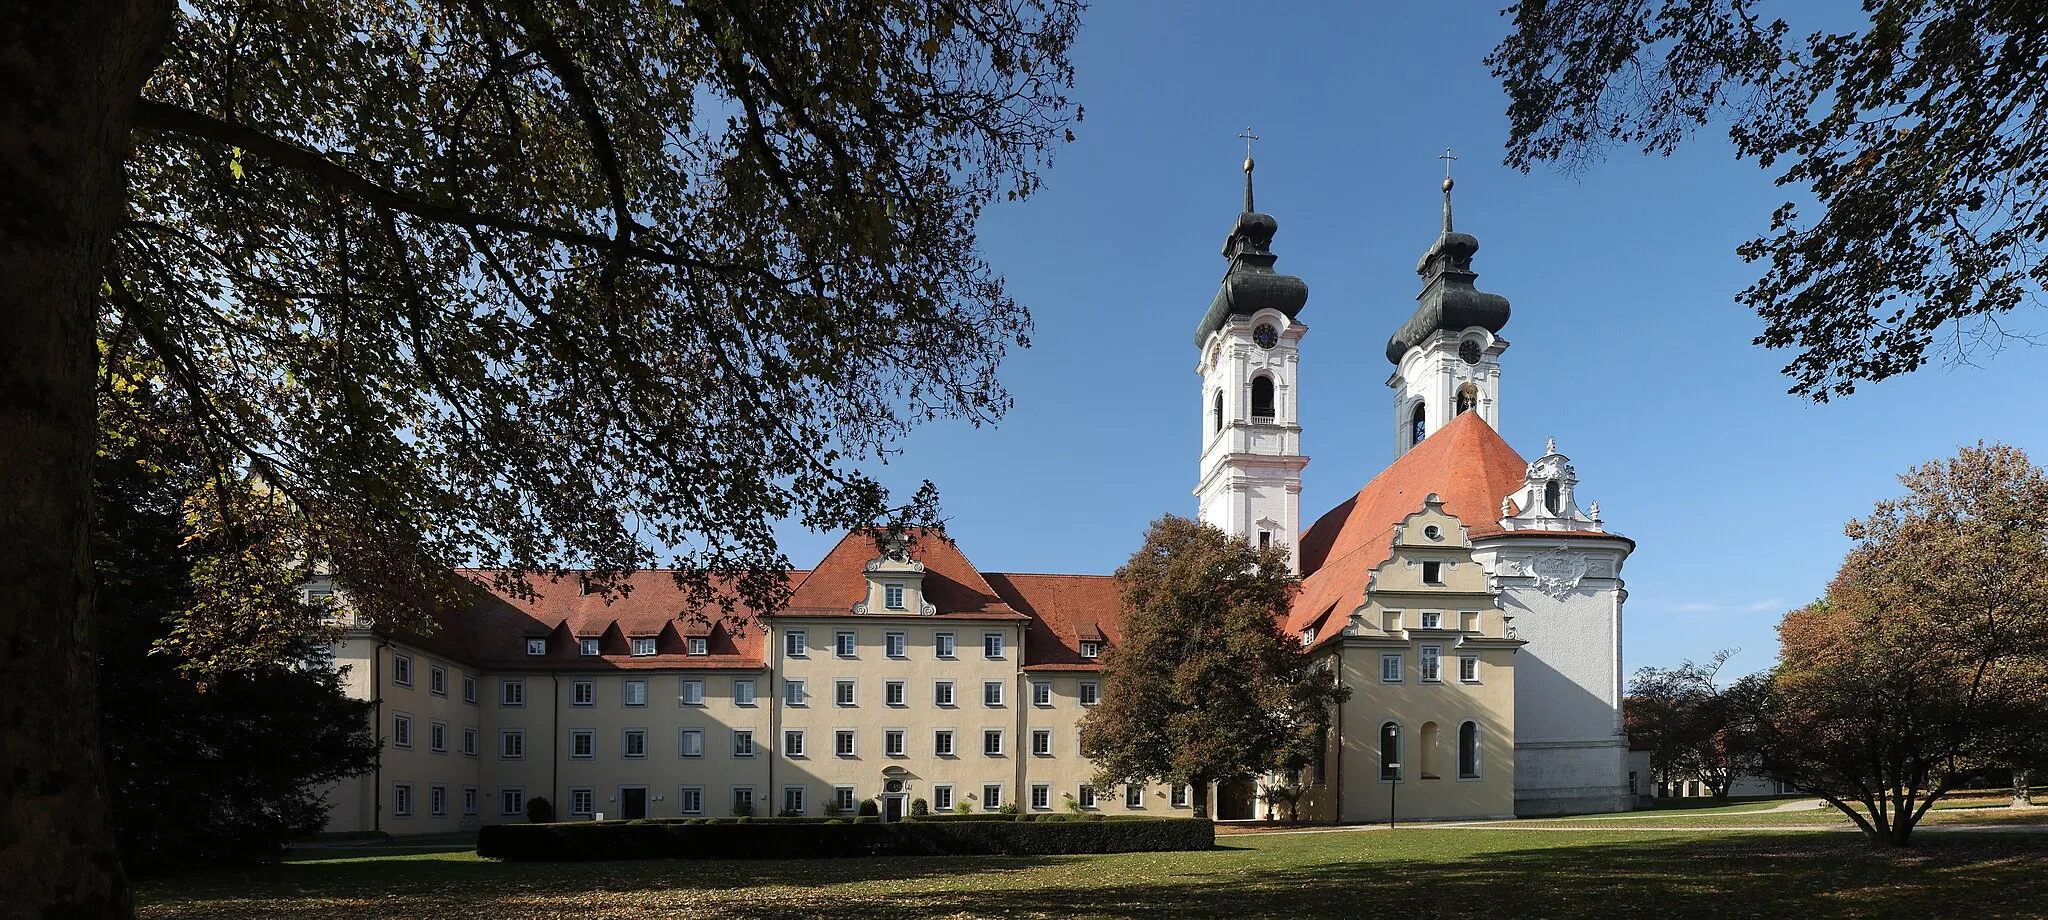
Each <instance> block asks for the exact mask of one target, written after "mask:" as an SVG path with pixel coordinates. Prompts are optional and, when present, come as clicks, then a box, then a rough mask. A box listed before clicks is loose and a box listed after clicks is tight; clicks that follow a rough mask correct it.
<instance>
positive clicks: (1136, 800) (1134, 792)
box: [1124, 783, 1145, 808]
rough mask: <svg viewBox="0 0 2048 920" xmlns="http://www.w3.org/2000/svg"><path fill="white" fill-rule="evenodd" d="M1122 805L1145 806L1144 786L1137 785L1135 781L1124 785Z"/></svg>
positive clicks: (1129, 806) (1131, 806)
mask: <svg viewBox="0 0 2048 920" xmlns="http://www.w3.org/2000/svg"><path fill="white" fill-rule="evenodd" d="M1124 807H1125V808H1143V807H1145V787H1143V786H1140V785H1138V784H1137V783H1132V784H1130V785H1128V786H1125V787H1124Z"/></svg>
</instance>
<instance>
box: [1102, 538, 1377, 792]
mask: <svg viewBox="0 0 2048 920" xmlns="http://www.w3.org/2000/svg"><path fill="white" fill-rule="evenodd" d="M1116 578H1117V590H1118V593H1119V596H1120V598H1121V601H1122V605H1123V619H1122V624H1123V625H1122V630H1123V635H1122V639H1121V641H1120V642H1119V643H1118V644H1116V645H1115V646H1113V647H1112V648H1110V649H1108V650H1107V651H1106V652H1104V655H1103V659H1102V698H1101V702H1100V703H1099V704H1098V705H1097V706H1096V707H1095V708H1094V709H1092V710H1090V711H1089V713H1088V714H1087V715H1086V716H1085V717H1083V718H1082V720H1081V754H1082V756H1084V757H1087V758H1088V759H1089V760H1091V761H1093V762H1094V763H1095V766H1096V772H1095V782H1096V784H1097V785H1098V786H1104V787H1106V786H1111V785H1118V784H1125V783H1143V782H1149V781H1158V782H1163V783H1166V784H1169V785H1175V786H1181V785H1186V786H1193V787H1194V789H1195V800H1194V808H1195V815H1196V817H1208V814H1209V812H1208V791H1207V790H1208V785H1209V784H1210V783H1211V782H1215V781H1221V780H1230V779H1235V778H1238V777H1243V776H1249V775H1256V774H1260V773H1265V772H1267V771H1271V770H1281V769H1288V768H1290V767H1291V768H1294V769H1299V768H1300V767H1301V766H1302V765H1304V764H1305V763H1307V762H1308V761H1309V760H1310V759H1312V758H1313V757H1314V756H1315V755H1316V753H1317V744H1318V743H1319V741H1320V740H1321V738H1322V737H1323V734H1324V730H1325V729H1326V727H1327V726H1328V725H1329V722H1330V717H1331V713H1332V711H1333V709H1334V707H1335V706H1336V705H1337V704H1339V703H1341V702H1343V701H1344V700H1345V699H1346V698H1348V697H1349V695H1350V693H1349V691H1348V690H1346V689H1345V688H1343V687H1341V686H1339V685H1338V684H1337V682H1336V680H1335V679H1334V678H1333V677H1332V676H1331V674H1330V672H1329V671H1328V669H1327V668H1325V667H1324V666H1322V665H1321V664H1320V663H1319V662H1317V661H1316V660H1315V659H1314V658H1312V657H1311V656H1310V655H1309V654H1308V653H1307V651H1306V650H1304V649H1303V648H1302V645H1301V640H1300V639H1298V638H1297V637H1294V636H1291V635H1288V634H1287V632H1286V630H1285V629H1284V628H1283V626H1282V624H1283V623H1284V622H1285V621H1286V618H1287V611H1288V605H1289V604H1290V603H1291V602H1292V601H1293V599H1294V594H1295V591H1296V589H1297V582H1296V579H1295V577H1294V575H1293V573H1292V572H1291V571H1290V570H1289V569H1288V565H1287V550H1286V549H1284V548H1281V547H1277V546H1275V547H1268V548H1263V549H1261V548H1257V547H1253V546H1252V545H1250V544H1249V543H1246V542H1245V541H1243V540H1240V539H1236V538H1234V537H1231V536H1230V535H1229V534H1226V533H1224V532H1223V531H1221V530H1218V529H1217V528H1215V527H1213V526H1210V525H1208V524H1203V523H1199V522H1196V521H1191V520H1188V519H1186V518H1182V517H1176V516H1174V515H1167V516H1166V517H1163V518H1160V519H1159V520H1157V521H1154V522H1152V526H1151V527H1150V528H1149V529H1148V530H1147V531H1146V532H1145V543H1144V545H1143V546H1141V547H1139V549H1138V551H1137V552H1136V553H1134V554H1132V555H1131V558H1130V561H1129V562H1126V563H1125V564H1124V565H1123V567H1122V568H1120V569H1118V570H1117V573H1116Z"/></svg>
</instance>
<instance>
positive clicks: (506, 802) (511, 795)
mask: <svg viewBox="0 0 2048 920" xmlns="http://www.w3.org/2000/svg"><path fill="white" fill-rule="evenodd" d="M498 814H500V815H504V816H506V817H517V816H519V815H523V814H526V787H525V786H507V787H504V788H501V789H499V790H498Z"/></svg>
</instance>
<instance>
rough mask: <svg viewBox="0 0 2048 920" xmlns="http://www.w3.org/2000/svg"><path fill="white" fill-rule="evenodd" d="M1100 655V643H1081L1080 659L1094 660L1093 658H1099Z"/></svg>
mask: <svg viewBox="0 0 2048 920" xmlns="http://www.w3.org/2000/svg"><path fill="white" fill-rule="evenodd" d="M1101 654H1102V643H1100V642H1083V643H1081V657H1083V658H1095V657H1098V656H1100V655H1101Z"/></svg>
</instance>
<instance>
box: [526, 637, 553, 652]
mask: <svg viewBox="0 0 2048 920" xmlns="http://www.w3.org/2000/svg"><path fill="white" fill-rule="evenodd" d="M526 653H527V654H528V655H545V654H547V653H548V640H546V639H528V640H526Z"/></svg>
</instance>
